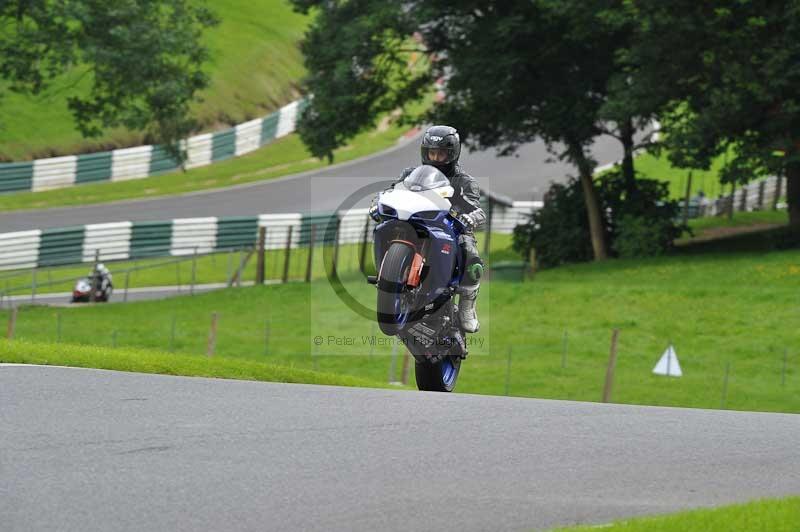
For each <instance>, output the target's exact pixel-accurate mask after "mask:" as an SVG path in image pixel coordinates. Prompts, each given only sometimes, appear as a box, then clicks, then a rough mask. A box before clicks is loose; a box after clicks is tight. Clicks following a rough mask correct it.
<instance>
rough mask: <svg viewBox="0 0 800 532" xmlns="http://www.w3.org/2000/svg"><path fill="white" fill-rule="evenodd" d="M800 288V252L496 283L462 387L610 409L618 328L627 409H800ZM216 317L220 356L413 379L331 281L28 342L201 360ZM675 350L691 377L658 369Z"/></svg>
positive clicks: (156, 305) (619, 390) (45, 313)
mask: <svg viewBox="0 0 800 532" xmlns="http://www.w3.org/2000/svg"><path fill="white" fill-rule="evenodd" d="M344 287H345V288H346V289H347V291H348V293H350V294H351V295H352V297H353V299H354V300H355V301H359V302H361V303H363V304H365V305H370V304H371V303H372V301H373V300H374V297H375V293H374V288H373V287H371V286H368V285H366V284H365V283H364V282H363V280H362V279H358V278H356V277H354V276H353V277H348V278H347V279H345V282H344ZM798 288H800V252H799V251H783V252H772V253H768V254H763V253H738V254H709V255H702V256H690V257H684V256H677V257H665V258H658V259H651V260H616V261H608V262H606V263H602V264H584V265H576V266H568V267H563V268H558V269H555V270H548V271H542V272H539V273H538V274H537V275H536V276H535V278H534V279H533V280H532V281H531V282H526V283H522V284H519V283H512V282H500V281H494V282H486V283H484V285H483V288H482V293H481V298H480V300H479V311H480V317H481V323H482V329H481V332H480V333H479V334H477V335H474V336H472V340H473V344H472V349H471V354H470V358H469V359H468V360H467V362H466V363H465V365H464V367H463V372H462V376H461V378H460V382H459V386H458V390H459V391H460V392H472V393H484V394H504V393H506V390H508V391H509V393H510V394H512V395H520V396H532V397H543V398H560V399H574V400H583V401H597V400H599V399H600V397H601V395H602V387H603V382H604V377H605V367H606V362H607V359H608V352H609V344H610V338H611V331H612V329H614V328H618V329H620V338H619V355H618V362H617V375H616V380H615V384H614V391H613V395H612V400H613V401H614V402H619V403H632V404H653V405H671V406H687V407H699V408H719V407H720V406H723V403H724V406H725V407H726V408H731V409H741V410H764V411H784V412H800V393H799V392H800V378H799V376H800V373H799V370H800V368H798V365H799V364H800V350H798V345H800V304H798V302H797V297H796V294H797V289H798ZM215 311H216V312H218V313H219V338H218V342H217V346H218V347H217V349H218V351H217V352H218V355H219V356H222V357H226V358H243V359H248V360H257V361H265V362H270V363H275V364H278V365H282V366H287V365H288V366H294V367H300V368H316V369H318V370H320V371H324V372H332V373H337V374H344V375H350V376H355V377H358V378H364V379H368V380H371V381H382V382H386V380H387V379H388V377H389V374H390V373H392V370H391V368H392V364H394V365H395V366H394V372H393V375H394V377H395V378H397V377H398V375H399V363H400V362H399V360H394V361H393V358H392V356H391V353H392V346H391V345H390V344H389V343H388V342H386V340H387V339H386V337H384V336H382V335H381V334H380V333H379V332H378V331H377V330H376V328H375V325H374V323H373V322H372V321H370V320H369V319H367V318H366V317H362V316H360V315H358V314H357V313H355V312H353V311H352V310H350V308H349V307H347V306H345V305H344V304H343V303H342V302H341V300H340V299H338V298H337V297H335V296H334V294H333V291H332V289H331V288H330V286H329V285H328V283H327V282H325V281H323V280H319V281H315V282H313V283H311V284H310V285H306V284H304V283H289V284H284V285H275V286H264V287H253V288H242V289H233V290H228V291H223V292H217V293H210V294H204V295H201V296H194V297H183V298H176V299H171V300H166V301H153V302H142V303H134V304H127V305H121V304H110V305H98V306H84V307H81V308H71V309H66V308H41V307H39V308H36V307H23V308H22V309H21V310H20V313H19V317H18V323H17V337H18V338H21V339H25V340H30V341H39V342H53V341H56V340H59V339H60V340H61V341H62V342H68V343H92V344H97V345H100V346H104V347H109V348H110V347H111V346H112V345H113V344H116V345H118V346H125V347H133V348H144V349H155V350H164V351H172V352H175V353H180V354H202V353H204V352H205V348H206V337H207V333H208V328H209V323H210V316H211V313H212V312H215ZM7 316H8V312H7V311H4V312H2V313H0V323H3V322H4V321H5V320H6V319H7ZM173 323H174V328H173ZM59 330H60V333H59ZM173 331H174V333H173ZM59 335H60V337H59ZM315 337H319V338H321V340H320V341H319V343H320V345H316V342H315V341H314V338H315ZM669 342H672V343H673V344H674V345H675V348H676V350H677V354H678V357H679V360H680V362H681V365H682V368H683V372H684V376H683V377H682V378H665V377H660V376H655V375H652V373H651V370H652V368H653V366H654V365H655V363H656V361H657V360H658V359H659V357H660V356H661V354H662V353H663V351H664V350H665V348H666V347H667V345H668V344H669ZM373 344H374V345H373ZM509 349H512V351H511V352H510V355H509ZM509 356H510V360H511V364H510V367H511V370H510V372H508V363H509ZM728 364H729V379H728V385H727V391H726V395H725V396H724V397H723V389H724V376H725V369H726V366H727V365H728ZM507 372H508V375H509V376H510V378H509V380H508V382H507V381H506V375H507ZM412 378H413V377H412Z"/></svg>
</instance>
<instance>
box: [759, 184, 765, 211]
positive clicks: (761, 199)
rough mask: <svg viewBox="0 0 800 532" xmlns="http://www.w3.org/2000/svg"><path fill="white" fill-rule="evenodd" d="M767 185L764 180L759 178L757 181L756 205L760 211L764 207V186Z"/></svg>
mask: <svg viewBox="0 0 800 532" xmlns="http://www.w3.org/2000/svg"><path fill="white" fill-rule="evenodd" d="M766 186H767V182H766V181H765V180H763V179H762V180H761V181H759V182H758V207H757V209H758V210H759V211H760V210H761V209H763V208H764V187H766Z"/></svg>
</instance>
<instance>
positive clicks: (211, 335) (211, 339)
mask: <svg viewBox="0 0 800 532" xmlns="http://www.w3.org/2000/svg"><path fill="white" fill-rule="evenodd" d="M216 347H217V313H216V312H212V313H211V327H210V328H209V330H208V345H207V346H206V356H208V357H211V356H214V350H215V349H216Z"/></svg>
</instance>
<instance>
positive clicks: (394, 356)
mask: <svg viewBox="0 0 800 532" xmlns="http://www.w3.org/2000/svg"><path fill="white" fill-rule="evenodd" d="M398 341H399V340H398V338H397V337H395V338H394V341H393V342H392V360H391V362H390V363H389V384H392V383H393V382H396V381H395V379H394V367H395V364H396V361H397V342H398Z"/></svg>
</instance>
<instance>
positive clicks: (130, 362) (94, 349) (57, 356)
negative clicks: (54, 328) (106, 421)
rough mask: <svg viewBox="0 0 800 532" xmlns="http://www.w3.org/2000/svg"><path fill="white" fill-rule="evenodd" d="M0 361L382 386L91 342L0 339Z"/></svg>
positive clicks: (289, 369) (288, 369) (283, 368)
mask: <svg viewBox="0 0 800 532" xmlns="http://www.w3.org/2000/svg"><path fill="white" fill-rule="evenodd" d="M0 360H3V361H5V362H9V363H15V364H45V365H60V366H73V367H81V368H97V369H109V370H116V371H135V372H137V373H159V374H163V375H183V376H187V377H213V378H220V379H238V380H251V381H268V382H295V383H305V384H326V385H331V386H358V387H362V388H363V387H367V388H383V387H386V385H384V384H381V383H378V382H370V381H367V380H364V379H358V378H354V377H348V376H345V375H337V374H333V373H320V372H317V371H310V370H307V369H302V368H293V367H288V366H276V365H274V364H266V363H264V362H258V361H249V360H242V359H226V358H220V357H213V356H212V357H208V356H203V355H177V354H168V353H164V352H160V351H152V350H147V349H137V348H118V349H111V350H109V349H107V348H104V347H99V346H91V345H70V344H64V343H58V344H54V343H39V342H26V341H19V340H15V341H13V342H8V341H0Z"/></svg>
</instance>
